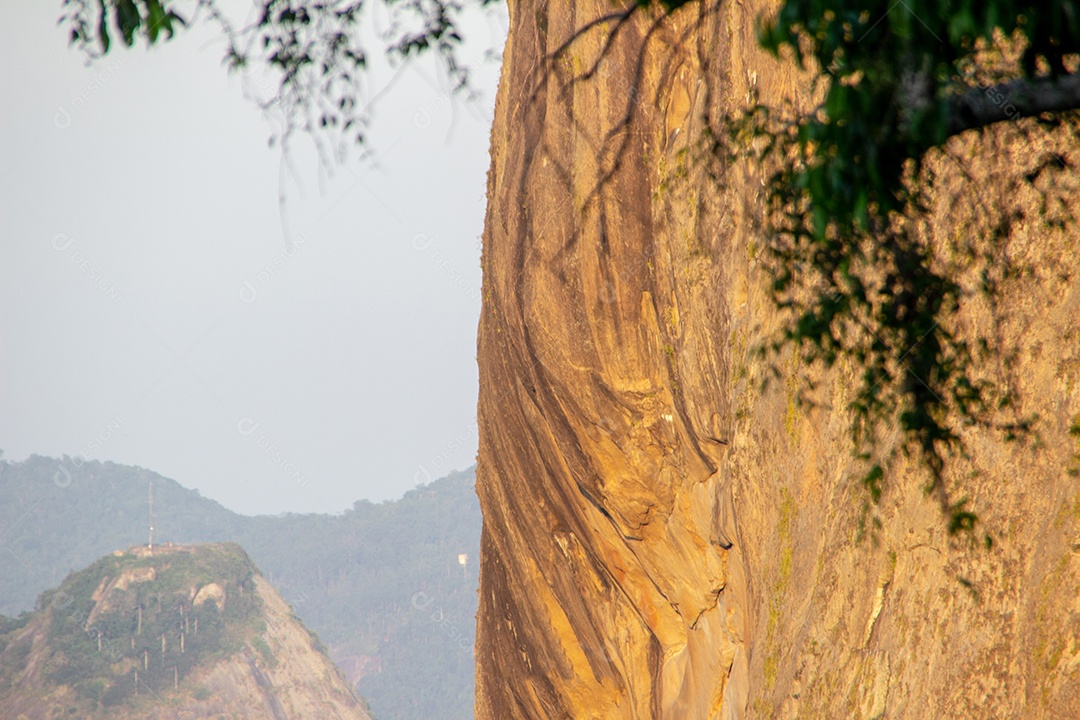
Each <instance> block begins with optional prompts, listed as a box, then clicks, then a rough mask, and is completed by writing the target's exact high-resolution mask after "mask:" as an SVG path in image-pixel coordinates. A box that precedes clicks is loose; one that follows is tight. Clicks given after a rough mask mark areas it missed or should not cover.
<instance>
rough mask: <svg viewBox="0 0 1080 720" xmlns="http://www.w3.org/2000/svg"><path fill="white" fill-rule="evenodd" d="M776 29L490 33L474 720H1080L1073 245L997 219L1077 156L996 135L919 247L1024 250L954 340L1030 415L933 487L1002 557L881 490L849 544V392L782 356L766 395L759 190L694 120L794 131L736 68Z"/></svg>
mask: <svg viewBox="0 0 1080 720" xmlns="http://www.w3.org/2000/svg"><path fill="white" fill-rule="evenodd" d="M768 7H769V5H768V3H764V2H759V1H756V0H747V1H746V2H723V3H715V4H714V3H701V4H697V3H691V4H689V5H688V6H687V7H685V8H683V9H682V10H681V11H679V12H677V13H676V14H675V15H674V16H673V17H671V18H669V19H666V20H655V19H654V18H651V17H649V16H647V15H646V14H644V13H640V14H638V16H637V17H636V18H635V19H634V20H632V21H630V22H628V23H621V22H618V21H617V18H615V17H613V16H608V17H609V19H608V20H606V21H600V18H602V17H604V16H606V15H608V14H609V13H611V11H612V7H611V5H610V3H608V2H604V1H602V0H566V1H565V2H512V3H510V30H509V39H508V42H507V46H506V49H505V53H504V67H503V74H502V79H501V83H500V88H499V94H498V99H497V103H496V111H495V121H494V128H493V131H492V146H491V158H492V165H491V171H490V175H489V185H488V202H489V209H488V215H487V220H486V228H485V232H484V250H483V259H482V263H483V272H484V285H483V308H482V315H481V320H480V328H479V338H478V362H479V369H480V400H479V423H480V425H479V427H480V450H479V464H478V469H477V493H478V495H479V497H480V502H481V507H482V510H483V514H484V525H483V533H482V539H481V556H482V559H481V581H480V607H479V615H478V625H477V647H476V658H477V696H476V699H477V708H476V709H477V717H478V718H482V719H483V720H507V719H509V718H536V719H540V718H575V719H579V718H580V719H583V718H590V719H599V718H656V719H659V718H664V719H671V720H674V719H679V720H696V719H705V718H774V717H777V718H794V717H814V718H823V717H830V718H840V717H843V718H871V717H905V718H945V717H956V718H969V717H1025V718H1061V717H1080V592H1078V591H1077V590H1078V587H1080V581H1078V578H1080V485H1078V483H1077V480H1076V476H1075V470H1076V467H1077V461H1076V453H1077V452H1078V449H1080V448H1078V447H1077V442H1076V438H1075V437H1071V436H1070V434H1069V428H1070V427H1071V426H1075V424H1076V422H1077V420H1076V418H1077V416H1078V415H1080V284H1078V283H1077V281H1076V278H1078V277H1080V256H1078V255H1077V253H1076V252H1075V247H1076V244H1075V240H1076V237H1077V231H1076V227H1075V225H1070V224H1068V223H1066V224H1064V225H1062V224H1056V225H1055V224H1053V223H1048V222H1045V217H1044V216H1043V215H1041V214H1040V213H1044V212H1045V204H1041V203H1042V198H1040V196H1039V193H1038V192H1037V190H1036V189H1035V188H1033V187H1031V186H1030V185H1029V186H1028V190H1029V191H1025V192H1012V191H1009V190H1007V189H1008V188H1012V187H1015V184H1014V183H1012V182H1011V180H1012V179H1013V178H1015V177H1017V176H1018V175H1019V174H1022V173H1025V172H1029V171H1030V168H1031V166H1032V165H1033V163H1035V162H1037V159H1038V157H1040V156H1042V155H1044V154H1045V153H1046V152H1048V151H1052V152H1054V153H1057V154H1059V155H1061V156H1063V157H1065V156H1070V155H1075V152H1076V148H1075V146H1074V145H1073V144H1071V143H1072V141H1070V140H1068V139H1067V138H1066V137H1065V135H1064V134H1062V133H1059V132H1058V131H1055V130H1053V129H1045V128H1037V127H1035V126H1030V127H1025V128H1024V130H1025V132H1024V134H1020V133H1018V132H1017V129H1016V126H1015V124H1013V125H1009V126H1000V127H996V128H993V129H991V130H990V131H988V132H985V133H983V134H981V135H977V136H976V135H973V136H970V137H969V136H960V137H957V138H955V139H954V140H953V141H952V142H951V143H950V147H949V150H950V162H949V163H944V162H943V163H940V165H941V166H940V167H937V168H935V171H936V172H937V176H936V181H935V182H936V188H937V190H936V191H935V194H934V195H932V203H931V207H930V210H929V212H930V216H929V218H930V221H929V223H928V230H927V231H928V232H930V233H932V234H933V235H934V237H938V236H939V235H940V237H943V238H944V237H955V236H957V235H958V234H961V233H965V232H969V231H970V228H971V227H973V226H978V222H983V223H984V222H985V221H986V213H990V214H991V215H993V214H995V213H996V214H999V215H1000V216H1001V217H1002V218H1008V217H1012V218H1019V220H1018V221H1016V222H1014V223H1013V224H1012V225H1011V227H1012V229H1013V232H1012V234H1011V236H1010V237H1009V238H1008V240H1007V244H1008V246H1007V247H1006V248H998V249H997V251H999V252H1004V253H1007V254H1008V255H1009V256H1010V257H1012V258H1021V259H1023V261H1024V263H1025V266H1026V267H1030V268H1031V271H1030V272H1024V273H1020V274H1018V275H1017V276H1015V277H1010V278H1008V279H1007V281H1006V282H1005V283H1004V284H1003V285H1002V298H1003V301H1002V303H1001V305H1000V306H999V307H995V308H988V307H986V306H984V305H983V304H980V303H978V302H972V303H968V304H965V306H964V307H963V308H962V313H961V323H960V326H961V328H962V329H963V331H964V332H967V333H969V334H970V336H971V337H980V336H983V335H986V336H990V335H993V336H994V337H995V338H996V340H997V342H998V343H999V347H1002V348H1004V349H1006V350H1008V351H1010V352H1009V354H1008V358H1009V362H1008V365H1007V372H1006V374H1007V375H1008V378H1007V381H1008V382H1011V383H1013V384H1014V385H1015V390H1016V391H1017V396H1018V398H1019V403H1020V405H1021V406H1022V407H1020V408H1019V411H1020V412H1021V413H1023V414H1032V413H1034V414H1037V415H1038V416H1039V425H1038V432H1039V437H1040V442H1039V443H1037V444H1035V446H1033V445H1032V444H1030V443H1028V444H1023V443H1006V442H1004V441H1003V440H1002V438H1001V437H1000V436H999V435H998V434H996V433H990V432H985V433H984V432H981V431H975V430H972V431H971V432H970V433H969V435H968V436H967V437H966V440H967V443H968V448H969V449H970V451H971V452H970V454H971V456H970V458H967V459H961V460H957V461H955V462H954V463H953V464H952V465H951V466H950V469H949V473H950V480H956V479H959V478H963V479H964V482H965V487H966V488H967V489H968V490H969V491H970V493H971V494H970V496H969V497H970V499H971V501H972V503H973V505H972V507H973V509H974V510H975V511H976V512H978V513H979V515H980V517H981V519H982V522H983V523H984V527H985V528H986V530H987V531H988V532H989V533H990V534H991V535H992V536H993V537H994V538H995V541H996V542H995V544H994V546H993V548H991V549H990V550H985V549H977V548H972V547H968V546H967V545H964V544H963V543H960V542H958V541H956V540H955V538H951V537H950V536H949V535H948V533H947V532H946V528H945V523H944V522H943V520H942V516H941V514H940V512H939V510H938V508H937V506H936V505H935V504H934V503H933V502H932V501H931V500H928V499H927V498H926V497H925V496H924V494H923V493H922V486H923V484H924V483H925V476H923V475H922V474H920V472H919V470H918V468H915V467H905V466H903V465H902V464H901V465H899V466H898V467H895V468H894V469H893V472H892V473H891V475H890V480H889V483H890V484H889V486H888V489H887V491H886V494H885V496H884V497H883V499H882V501H881V504H880V505H879V506H877V507H876V508H875V509H874V513H875V514H876V519H877V521H878V522H879V523H880V526H878V528H877V531H876V533H874V534H873V537H867V538H866V539H863V540H861V541H860V540H859V539H858V538H859V535H860V527H861V521H862V520H863V519H865V516H864V514H863V512H862V506H863V505H864V503H865V501H866V497H865V496H864V494H863V491H862V490H861V488H860V487H858V484H857V482H856V481H855V480H854V476H855V475H856V472H857V468H854V467H853V460H852V457H851V449H850V440H849V437H848V416H847V413H846V411H845V407H846V406H847V405H848V403H850V402H851V400H852V399H853V398H852V397H851V396H850V388H851V387H852V386H853V382H852V379H853V378H854V377H855V374H856V373H857V372H858V368H855V367H851V366H844V365H840V366H837V367H836V368H835V369H834V371H832V372H831V373H829V374H827V375H822V374H821V373H820V372H819V371H817V370H815V369H812V368H803V367H801V366H800V365H799V363H798V362H797V361H796V360H794V359H790V358H789V359H788V360H786V361H785V360H783V358H781V360H780V361H778V362H779V363H780V365H781V367H780V370H781V379H780V382H774V383H772V384H771V385H770V386H768V388H767V389H763V387H762V384H761V380H762V378H763V375H764V373H765V369H766V368H765V366H764V364H763V363H762V362H761V361H759V360H758V359H757V358H756V357H755V355H754V353H753V349H754V348H755V347H756V346H758V345H759V344H760V343H761V341H762V339H763V338H765V337H768V336H769V334H770V333H771V332H772V331H773V330H774V329H775V328H776V327H777V322H778V320H777V317H776V311H775V309H774V306H773V304H772V301H771V300H770V299H769V298H768V296H767V295H766V294H765V292H764V288H763V285H764V283H763V277H762V273H761V271H760V269H759V265H758V263H759V259H758V250H757V248H760V247H761V246H762V245H763V240H764V238H763V237H762V236H761V232H762V230H761V222H760V221H761V207H762V203H763V193H764V192H765V189H764V182H765V178H766V175H767V173H766V171H765V170H764V169H761V168H757V167H753V166H751V165H750V164H748V163H740V162H734V163H730V164H723V163H720V164H719V166H718V165H717V164H715V163H713V164H709V163H706V162H701V161H700V158H701V157H702V148H703V147H704V146H705V145H704V143H706V142H707V141H708V139H709V135H708V133H707V131H706V119H707V118H708V119H711V120H712V121H715V120H716V119H718V118H720V117H722V116H723V115H724V114H725V113H726V112H728V111H730V110H733V109H737V108H738V107H740V106H742V105H743V104H744V103H746V102H747V100H748V99H749V98H750V97H752V96H753V95H755V94H756V95H758V96H759V97H762V98H764V99H767V100H773V101H779V100H781V99H783V98H791V99H794V100H795V101H796V102H799V101H800V98H799V92H800V88H801V87H805V83H804V79H803V78H799V77H797V76H796V75H795V73H794V71H793V70H792V68H791V66H790V65H783V64H781V63H779V62H778V61H776V60H774V59H772V58H770V57H768V56H766V55H765V54H764V53H763V52H761V51H760V50H759V49H758V47H757V43H756V32H755V23H756V20H757V18H758V16H759V15H760V13H761V12H763V11H764V10H766V9H768ZM594 21H597V22H596V23H595V24H594V25H593V26H592V27H591V29H590V30H588V31H587V32H582V33H580V35H579V36H578V37H577V39H576V40H574V41H573V42H570V40H571V38H572V36H574V35H575V34H576V33H578V31H579V30H581V29H583V28H585V27H586V26H587V25H588V24H589V23H593V22H594ZM616 28H618V31H617V32H616V31H615V29H616ZM559 48H563V50H562V51H561V52H559V53H558V54H555V53H556V50H557V49H559ZM602 53H603V54H605V56H604V57H603V59H601V54H602ZM1078 198H1080V195H1078V194H1077V193H1076V192H1075V191H1073V192H1071V194H1067V195H1066V197H1065V198H1064V200H1063V201H1062V202H1063V203H1064V204H1065V206H1066V209H1068V210H1071V212H1072V215H1073V217H1076V216H1077V215H1076V211H1077V210H1078V209H1080V208H1078V207H1077V205H1078V203H1077V200H1078ZM977 221H978V222H977ZM930 239H931V241H933V239H934V238H930ZM807 372H810V373H816V379H817V381H818V388H819V394H820V397H819V398H818V400H819V404H818V406H817V407H816V408H814V409H807V408H805V407H803V406H801V405H800V404H799V403H798V402H797V394H798V392H799V389H800V387H802V380H803V378H804V375H805V374H806V373H807Z"/></svg>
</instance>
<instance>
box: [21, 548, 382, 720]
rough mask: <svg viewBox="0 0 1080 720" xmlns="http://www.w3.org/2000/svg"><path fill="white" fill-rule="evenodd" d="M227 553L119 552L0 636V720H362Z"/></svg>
mask: <svg viewBox="0 0 1080 720" xmlns="http://www.w3.org/2000/svg"><path fill="white" fill-rule="evenodd" d="M285 607H286V606H285V604H284V602H283V601H282V600H281V599H280V597H279V596H278V595H277V593H275V592H274V591H273V590H272V589H271V588H270V587H269V586H268V585H267V584H266V581H265V580H263V579H262V578H261V577H260V576H259V575H258V571H257V570H256V569H255V566H254V565H253V564H252V562H251V560H250V559H249V558H248V556H247V554H245V553H244V551H243V549H242V548H240V546H239V545H236V544H235V543H226V544H207V545H186V546H185V545H167V546H164V547H161V546H159V547H155V548H154V549H153V551H151V550H150V549H149V548H148V547H145V546H137V547H134V548H131V549H129V550H128V551H126V552H123V551H116V552H115V553H112V554H111V555H107V556H105V557H103V558H101V559H100V560H98V561H96V562H94V563H93V564H91V565H90V566H89V567H88V568H86V569H84V570H80V571H78V572H75V573H72V574H71V575H69V576H68V577H67V578H66V579H65V580H64V582H63V583H62V584H61V585H60V587H59V588H56V589H52V590H49V591H46V592H44V593H42V594H41V596H40V598H39V600H38V605H37V607H36V609H35V611H34V612H33V613H32V614H24V615H22V616H21V617H20V618H19V619H18V620H16V621H14V622H12V621H8V622H6V623H5V625H4V627H2V628H0V633H2V634H0V717H4V718H20V719H21V718H26V719H27V720H36V719H37V718H54V717H59V716H76V717H80V718H110V719H112V720H120V719H122V718H123V719H127V718H149V717H160V716H161V711H162V710H163V709H164V708H170V709H171V710H172V713H173V714H175V715H177V716H178V717H179V716H184V717H190V718H209V717H221V716H228V717H238V718H244V717H270V716H272V717H275V718H280V717H289V716H294V717H295V716H297V713H301V712H306V713H307V714H308V715H312V714H313V713H316V712H317V713H318V714H319V716H320V717H332V718H345V719H348V720H368V715H367V713H366V712H365V711H364V709H363V706H362V704H361V703H360V700H359V698H358V697H357V696H356V694H355V692H354V691H353V690H352V688H350V687H349V685H348V683H347V681H346V680H345V678H344V677H343V676H342V675H341V674H340V672H338V671H337V670H336V669H335V668H334V666H333V664H332V663H331V661H330V659H329V658H328V657H327V656H326V655H325V654H324V653H323V652H322V649H321V648H320V646H319V644H318V641H317V640H316V639H315V637H314V636H313V635H312V634H311V633H310V632H309V631H307V630H306V629H305V628H304V627H303V626H302V625H301V624H300V623H299V622H298V621H297V619H296V618H295V616H293V615H291V614H290V613H288V612H283V610H284V609H285Z"/></svg>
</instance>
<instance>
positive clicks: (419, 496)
mask: <svg viewBox="0 0 1080 720" xmlns="http://www.w3.org/2000/svg"><path fill="white" fill-rule="evenodd" d="M151 478H152V479H153V486H154V541H155V544H163V543H168V542H173V543H191V542H206V541H234V542H237V543H239V544H240V545H241V546H242V547H243V548H244V549H245V550H246V551H247V552H248V553H249V554H250V556H251V558H252V559H253V560H254V562H255V563H256V564H257V565H258V566H259V568H260V569H261V570H262V571H263V573H264V574H265V575H266V577H267V578H268V579H269V580H270V582H271V583H272V584H273V585H274V587H275V588H276V589H277V590H278V592H279V593H281V595H282V596H283V597H284V598H285V600H286V601H287V602H289V603H290V604H291V605H292V606H293V607H294V608H295V610H296V612H297V614H298V615H299V616H300V618H301V619H302V620H303V621H304V623H305V624H306V625H307V626H308V627H310V628H311V629H312V630H314V631H315V632H316V633H317V634H318V635H319V637H320V639H321V640H322V641H323V642H324V643H325V644H326V645H327V647H328V649H329V652H330V655H331V657H333V658H334V660H335V661H337V662H338V664H339V666H340V667H341V668H342V669H343V670H344V671H345V673H346V675H347V676H348V677H349V679H350V680H352V681H353V682H356V683H357V688H358V690H359V692H360V694H361V695H362V696H363V697H364V698H365V700H367V701H368V703H369V704H370V706H371V708H372V711H373V712H374V714H375V716H376V717H377V718H379V720H399V719H400V720H411V719H412V718H430V717H440V718H445V719H446V720H455V719H457V718H470V717H472V696H473V655H472V647H473V641H474V617H475V613H476V583H477V581H476V565H475V561H476V558H477V556H478V547H479V539H480V511H479V507H478V505H477V500H476V496H475V493H474V490H473V483H474V476H473V472H472V471H471V470H470V471H466V472H461V473H455V474H452V475H449V476H447V477H445V478H442V479H440V480H437V481H435V482H432V483H430V484H429V485H426V486H422V487H419V488H416V489H414V490H412V491H410V492H408V493H406V494H405V496H404V497H402V498H401V499H400V500H397V501H392V502H384V503H380V504H374V503H370V502H366V501H358V502H357V503H355V504H354V505H353V507H352V508H351V509H349V510H347V511H345V512H343V513H341V514H339V515H322V514H307V515H296V514H288V515H282V516H257V517H247V516H243V515H239V514H236V513H233V512H231V511H229V510H227V509H226V508H224V507H222V506H221V505H219V504H218V503H216V502H214V501H213V500H209V499H207V498H204V497H202V496H201V495H199V493H198V492H196V491H193V490H188V489H186V488H184V487H182V486H181V485H180V484H179V483H177V482H175V481H173V480H169V479H167V478H163V477H161V476H159V475H156V474H154V473H152V472H150V471H147V470H143V469H141V468H135V467H129V466H123V465H116V464H114V463H99V462H75V461H74V460H73V459H71V458H62V459H59V460H58V459H55V458H45V457H37V456H35V457H31V458H29V459H27V460H26V461H24V462H20V463H10V462H0V542H2V545H3V547H4V550H5V551H4V552H0V613H2V614H6V615H15V614H17V613H19V612H22V611H25V610H28V609H30V608H31V607H32V606H33V604H34V600H35V598H36V597H37V595H38V594H39V593H40V592H41V591H43V590H45V589H46V588H49V587H54V586H56V585H58V584H59V583H60V582H61V581H62V580H63V579H64V577H65V576H66V575H67V574H68V573H69V572H70V571H72V570H74V569H76V568H81V567H83V566H85V565H87V564H89V563H90V562H92V561H94V560H96V559H97V558H98V557H100V556H101V555H104V554H107V553H109V552H112V551H113V550H116V549H121V548H126V547H129V546H131V545H135V544H140V543H146V541H147V534H148V525H149V522H148V493H149V483H150V480H151ZM459 554H465V555H466V556H467V563H466V564H465V565H464V566H462V565H460V564H459V558H458V556H459Z"/></svg>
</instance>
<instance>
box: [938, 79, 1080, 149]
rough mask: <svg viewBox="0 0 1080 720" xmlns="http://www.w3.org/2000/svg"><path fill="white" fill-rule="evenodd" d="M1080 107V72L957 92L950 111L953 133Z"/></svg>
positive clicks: (1011, 81) (949, 129)
mask: <svg viewBox="0 0 1080 720" xmlns="http://www.w3.org/2000/svg"><path fill="white" fill-rule="evenodd" d="M1077 109H1080V73H1072V74H1070V75H1061V76H1058V77H1054V78H1044V79H1036V80H1010V81H1009V82H1005V83H1001V84H1000V85H989V86H985V87H976V88H972V89H971V90H968V91H967V92H965V93H963V94H962V95H959V96H957V97H956V98H955V99H954V100H953V101H952V103H951V108H950V112H949V125H948V133H949V135H950V136H951V135H956V134H957V133H961V132H963V131H965V130H972V129H975V128H980V127H985V126H987V125H992V124H994V123H997V122H1001V121H1002V120H1019V119H1020V118H1025V117H1032V116H1034V115H1041V114H1043V113H1056V112H1064V111H1067V110H1077Z"/></svg>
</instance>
